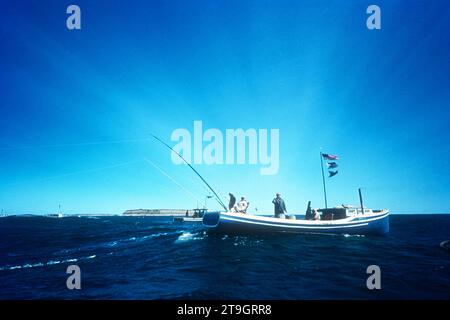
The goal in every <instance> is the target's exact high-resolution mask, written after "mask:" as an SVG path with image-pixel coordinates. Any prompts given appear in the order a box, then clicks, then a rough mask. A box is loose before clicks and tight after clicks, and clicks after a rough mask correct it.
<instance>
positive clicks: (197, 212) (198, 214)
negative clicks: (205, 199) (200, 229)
mask: <svg viewBox="0 0 450 320" xmlns="http://www.w3.org/2000/svg"><path fill="white" fill-rule="evenodd" d="M206 212H208V209H194V214H193V215H192V216H188V215H186V216H184V217H174V218H173V222H196V223H198V222H202V221H203V216H204V215H205V213H206Z"/></svg>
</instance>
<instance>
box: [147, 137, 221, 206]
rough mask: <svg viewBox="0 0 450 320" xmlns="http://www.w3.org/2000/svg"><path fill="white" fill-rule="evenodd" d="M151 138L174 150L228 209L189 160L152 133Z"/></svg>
mask: <svg viewBox="0 0 450 320" xmlns="http://www.w3.org/2000/svg"><path fill="white" fill-rule="evenodd" d="M150 135H151V136H152V137H153V138H155V139H156V140H158V141H159V142H161V143H162V144H163V145H165V146H166V147H167V148H169V149H170V150H171V151H172V152H174V153H175V154H176V155H177V156H179V157H180V158H181V160H183V161H184V162H185V163H186V164H187V165H188V166H189V167H190V168H191V169H192V170H193V171H194V172H195V173H196V174H197V176H198V177H199V178H200V179H202V181H203V182H204V183H205V184H206V186H207V187H208V188H209V190H211V191H212V193H213V194H214V196H215V197H216V200H217V202H218V203H219V204H220V205H221V206H222V207H223V208H224V209H225V211H228V208H227V207H226V206H225V204H224V203H223V202H222V200H220V198H219V196H218V195H217V193H216V192H215V191H214V189H213V188H212V187H211V186H210V185H209V183H208V182H206V180H205V179H204V178H203V177H202V176H201V175H200V173H198V172H197V170H195V169H194V167H193V166H191V164H190V163H189V162H187V161H186V159H184V158H183V156H182V155H181V154H179V153H178V152H176V151H175V150H173V148H172V147H171V146H169V145H168V144H167V143H165V142H164V141H162V140H161V139H160V138H158V137H157V136H155V135H154V134H150Z"/></svg>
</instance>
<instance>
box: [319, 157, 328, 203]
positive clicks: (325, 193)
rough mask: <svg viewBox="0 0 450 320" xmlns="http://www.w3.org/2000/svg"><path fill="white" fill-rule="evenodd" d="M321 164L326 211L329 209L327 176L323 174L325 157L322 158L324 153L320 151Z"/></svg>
mask: <svg viewBox="0 0 450 320" xmlns="http://www.w3.org/2000/svg"><path fill="white" fill-rule="evenodd" d="M320 164H321V168H322V184H323V196H324V198H325V209H328V204H327V188H326V185H325V174H324V173H323V156H322V151H320Z"/></svg>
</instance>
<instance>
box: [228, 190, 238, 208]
mask: <svg viewBox="0 0 450 320" xmlns="http://www.w3.org/2000/svg"><path fill="white" fill-rule="evenodd" d="M229 195H230V202H228V210H229V211H231V209H233V207H234V205H235V204H236V197H235V196H234V195H233V194H232V193H231V192H230V193H229Z"/></svg>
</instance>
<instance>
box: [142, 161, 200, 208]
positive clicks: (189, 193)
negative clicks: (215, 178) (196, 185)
mask: <svg viewBox="0 0 450 320" xmlns="http://www.w3.org/2000/svg"><path fill="white" fill-rule="evenodd" d="M145 161H147V163H149V164H150V165H152V166H153V167H154V168H155V169H157V170H158V171H159V172H161V173H162V174H163V175H165V176H166V177H167V178H169V179H170V180H171V181H172V182H173V183H175V184H176V185H177V186H179V187H180V188H181V189H183V191H185V192H186V193H187V194H188V195H189V196H190V197H191V198H192V199H193V200H195V201H197V202H199V203H201V201H200V200H199V199H198V198H197V197H196V196H195V195H194V194H193V193H192V192H191V191H189V190H188V189H187V188H186V187H184V186H183V185H182V184H181V183H179V182H178V181H176V180H175V179H174V178H172V177H171V176H170V175H169V174H168V173H167V172H165V171H164V170H163V169H161V168H160V167H158V166H157V165H156V164H154V163H153V162H152V161H150V160H149V159H145Z"/></svg>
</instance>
